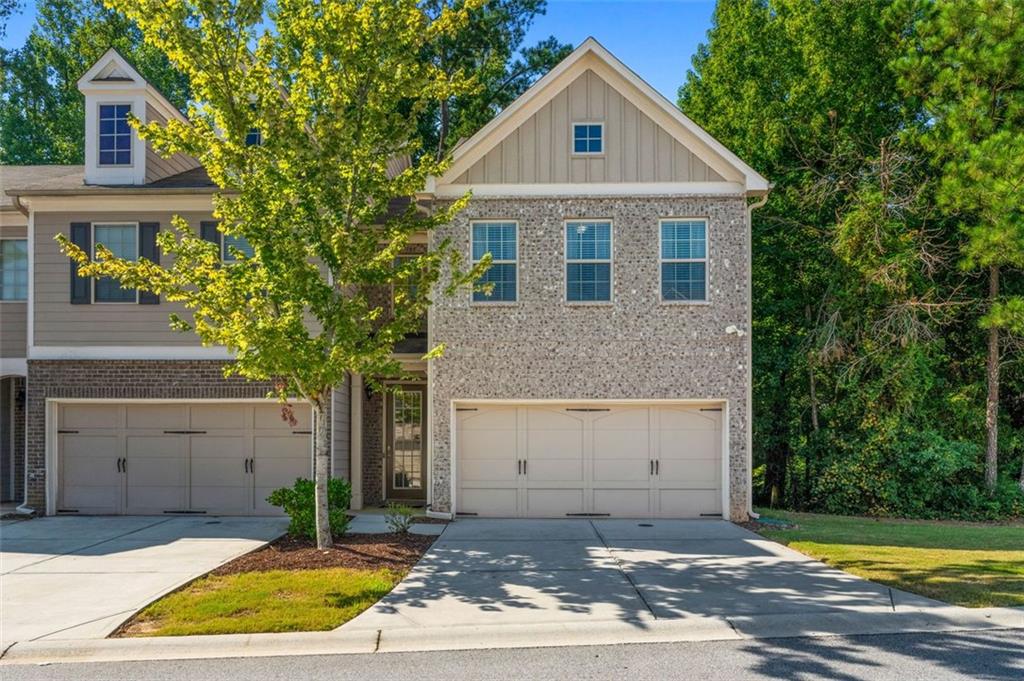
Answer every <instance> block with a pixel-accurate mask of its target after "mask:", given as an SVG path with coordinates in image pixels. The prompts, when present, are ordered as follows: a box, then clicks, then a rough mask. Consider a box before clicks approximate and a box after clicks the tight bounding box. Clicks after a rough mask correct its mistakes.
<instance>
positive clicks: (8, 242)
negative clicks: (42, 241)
mask: <svg viewBox="0 0 1024 681" xmlns="http://www.w3.org/2000/svg"><path fill="white" fill-rule="evenodd" d="M0 300H28V240H27V239H0Z"/></svg>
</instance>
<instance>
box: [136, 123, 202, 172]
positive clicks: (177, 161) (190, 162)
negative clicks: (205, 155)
mask: <svg viewBox="0 0 1024 681" xmlns="http://www.w3.org/2000/svg"><path fill="white" fill-rule="evenodd" d="M146 121H147V122H148V123H161V124H165V123H167V118H165V117H164V116H162V115H161V114H160V112H159V111H157V110H156V109H155V108H154V107H153V105H152V104H146ZM198 167H199V161H198V160H196V159H195V158H193V157H192V156H189V155H188V154H174V155H172V156H171V157H170V158H164V157H163V156H161V155H160V154H158V153H156V151H154V150H153V148H152V147H151V146H150V145H149V144H146V184H149V183H150V182H156V181H157V180H162V179H164V178H165V177H171V176H172V175H177V174H179V173H183V172H185V171H187V170H192V169H193V168H198Z"/></svg>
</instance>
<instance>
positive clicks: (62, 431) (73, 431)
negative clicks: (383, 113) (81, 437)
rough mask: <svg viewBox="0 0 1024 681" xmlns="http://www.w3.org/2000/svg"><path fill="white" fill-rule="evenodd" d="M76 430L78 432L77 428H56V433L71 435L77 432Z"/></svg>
mask: <svg viewBox="0 0 1024 681" xmlns="http://www.w3.org/2000/svg"><path fill="white" fill-rule="evenodd" d="M77 432H78V431H77V430H63V429H58V430H57V434H58V435H71V434H73V433H77Z"/></svg>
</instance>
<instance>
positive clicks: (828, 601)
mask: <svg viewBox="0 0 1024 681" xmlns="http://www.w3.org/2000/svg"><path fill="white" fill-rule="evenodd" d="M938 605H942V604H940V603H938V602H936V601H931V600H928V599H924V598H920V597H917V596H913V595H911V594H905V593H903V592H899V591H894V590H890V589H889V588H887V587H884V586H881V585H878V584H875V583H873V582H868V581H865V580H863V579H860V578H858V577H854V576H853V575H850V574H848V573H845V572H842V571H840V570H835V569H832V568H829V567H828V566H826V565H824V564H822V563H819V562H817V561H814V560H811V559H810V558H808V557H806V556H804V555H803V554H800V553H798V552H796V551H792V550H790V549H788V548H786V547H784V546H782V545H780V544H776V543H774V542H771V541H768V540H766V539H764V538H762V537H760V536H759V535H757V534H754V533H752V532H748V531H747V530H744V529H743V528H741V527H738V526H736V525H733V524H732V523H728V522H725V521H721V520H694V521H686V520H618V519H615V520H610V519H609V520H592V521H588V520H483V519H460V520H458V521H456V522H454V523H452V524H450V525H448V527H447V528H446V529H445V531H444V533H443V534H442V535H441V537H440V538H439V539H438V541H437V542H436V543H435V544H434V546H433V547H432V548H431V549H430V551H429V552H428V553H427V554H426V555H425V556H424V557H423V559H422V560H421V561H420V563H419V564H418V565H417V566H416V567H415V568H414V569H413V570H412V571H411V572H410V574H409V575H408V577H407V578H406V579H405V580H404V581H403V582H402V583H401V584H399V585H398V586H397V587H396V588H395V590H394V591H392V592H391V594H389V595H388V596H386V597H385V598H384V599H383V600H382V601H380V602H379V603H378V604H377V605H376V606H374V607H373V608H371V609H370V610H368V611H366V612H365V613H363V614H362V615H360V616H359V617H357V618H355V619H354V620H352V621H351V622H349V623H348V624H346V625H344V626H343V627H342V629H343V630H356V629H362V628H368V629H379V630H383V629H396V628H414V629H415V628H429V627H439V626H441V627H453V626H461V625H468V626H471V627H474V626H479V625H493V624H501V625H527V626H528V625H537V624H545V625H547V624H555V625H558V624H564V625H571V624H573V623H584V622H588V623H593V622H601V621H618V622H622V621H625V622H630V623H634V624H636V625H637V626H645V623H649V622H652V621H654V620H665V619H680V618H698V617H715V618H725V619H728V620H729V621H730V622H734V621H735V618H738V619H739V620H741V621H742V620H743V619H745V618H756V617H760V616H765V615H769V616H775V615H781V616H795V618H797V619H798V620H799V618H801V617H813V616H815V615H821V614H831V613H839V612H843V611H848V612H858V613H864V612H879V613H885V612H893V611H895V610H896V609H898V608H904V607H905V608H921V607H932V606H938ZM787 619H790V618H787ZM762 621H765V620H762Z"/></svg>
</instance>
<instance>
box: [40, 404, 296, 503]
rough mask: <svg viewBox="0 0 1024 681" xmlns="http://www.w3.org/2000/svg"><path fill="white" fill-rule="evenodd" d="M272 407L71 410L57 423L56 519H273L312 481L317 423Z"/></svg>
mask: <svg viewBox="0 0 1024 681" xmlns="http://www.w3.org/2000/svg"><path fill="white" fill-rule="evenodd" d="M293 412H294V415H295V418H296V420H297V421H298V423H297V424H296V425H294V426H292V425H291V424H289V423H288V422H286V421H284V420H282V418H281V407H280V405H277V404H274V403H269V402H268V403H262V404H254V403H219V402H218V403H173V404H171V403H156V404H154V403H121V404H112V403H89V404H86V403H74V404H62V405H60V406H59V407H58V414H57V457H58V465H59V472H58V474H59V483H60V493H59V497H58V502H57V510H58V512H65V513H83V514H85V513H103V514H119V513H125V514H152V513H189V512H192V513H223V514H229V515H250V514H257V515H263V514H277V513H280V509H277V508H275V507H273V506H271V505H270V504H268V503H267V502H266V498H267V496H268V495H269V494H270V492H271V491H273V490H274V489H277V488H278V487H285V486H290V485H291V484H292V483H293V482H295V479H296V478H298V477H309V476H310V461H311V444H310V443H311V439H310V438H311V420H310V419H311V416H310V410H309V408H308V406H306V405H296V406H295V407H294V409H293Z"/></svg>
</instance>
